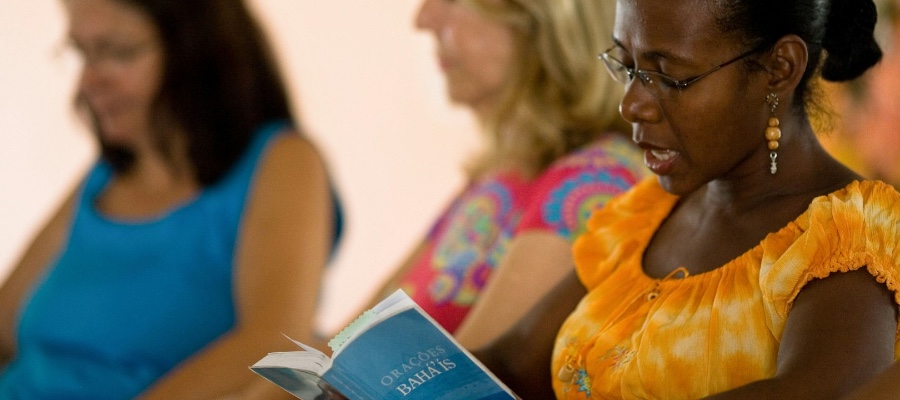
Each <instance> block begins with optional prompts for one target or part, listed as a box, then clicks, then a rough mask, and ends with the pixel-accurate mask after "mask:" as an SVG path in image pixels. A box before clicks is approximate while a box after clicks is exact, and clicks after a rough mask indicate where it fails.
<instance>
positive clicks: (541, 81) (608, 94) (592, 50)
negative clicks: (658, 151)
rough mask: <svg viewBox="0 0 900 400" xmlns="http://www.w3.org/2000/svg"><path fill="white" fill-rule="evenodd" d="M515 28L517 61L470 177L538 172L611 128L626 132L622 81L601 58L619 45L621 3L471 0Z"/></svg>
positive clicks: (598, 0)
mask: <svg viewBox="0 0 900 400" xmlns="http://www.w3.org/2000/svg"><path fill="white" fill-rule="evenodd" d="M465 2H466V3H468V4H469V5H470V6H472V7H474V8H475V9H476V10H478V11H479V12H481V13H483V14H484V15H485V16H488V17H491V18H496V19H497V20H499V21H501V22H503V23H505V24H507V25H508V26H509V27H511V28H512V30H513V32H514V36H515V38H516V46H517V48H516V56H515V57H516V58H515V59H514V61H513V63H512V67H511V68H510V69H511V70H510V71H509V73H508V77H507V81H506V87H505V89H504V93H503V95H502V96H501V100H500V104H499V107H498V108H497V111H496V112H495V113H494V114H493V116H491V117H488V118H487V119H486V120H484V121H481V122H482V124H483V130H484V132H485V134H486V135H487V139H488V146H487V148H486V150H485V151H483V152H482V153H481V154H480V155H479V156H478V157H477V158H475V159H474V160H473V161H472V162H471V163H470V164H469V166H468V172H469V175H470V177H477V176H480V175H483V174H484V173H486V172H489V171H493V170H497V169H504V168H512V169H515V170H517V171H520V172H521V173H523V174H524V175H525V176H526V177H533V176H534V175H537V174H539V173H540V172H541V171H543V170H544V169H545V168H546V167H547V166H548V165H549V164H550V163H552V162H553V161H554V160H556V159H558V158H559V157H561V156H563V155H565V154H567V153H569V152H571V151H573V150H575V149H577V148H579V147H581V146H583V145H585V144H587V143H589V142H590V141H592V140H594V139H596V138H597V137H598V136H600V135H601V134H603V133H604V132H607V131H611V130H617V131H624V130H626V129H627V125H626V124H625V122H624V121H623V120H622V119H621V117H620V116H619V115H618V104H619V101H620V99H621V96H622V90H623V88H622V85H620V84H618V83H616V82H614V81H613V80H612V78H611V77H610V76H609V74H608V73H607V72H606V71H605V70H604V67H603V65H602V63H601V62H600V61H599V60H597V57H596V56H597V54H599V53H600V52H602V51H603V50H606V49H607V48H608V47H610V46H611V45H612V39H611V38H612V26H613V21H614V18H615V1H614V0H502V1H497V0H465Z"/></svg>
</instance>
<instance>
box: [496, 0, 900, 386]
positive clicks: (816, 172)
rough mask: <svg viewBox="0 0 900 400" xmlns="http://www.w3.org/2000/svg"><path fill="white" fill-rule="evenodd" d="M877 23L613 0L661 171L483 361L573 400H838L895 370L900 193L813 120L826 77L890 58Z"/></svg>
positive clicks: (819, 14) (616, 207)
mask: <svg viewBox="0 0 900 400" xmlns="http://www.w3.org/2000/svg"><path fill="white" fill-rule="evenodd" d="M875 20H876V12H875V7H874V5H873V4H872V1H871V0H828V1H819V0H733V1H716V0H670V1H664V2H661V1H655V0H618V2H617V10H616V24H615V29H614V33H613V39H614V42H615V45H614V46H612V47H611V48H609V49H608V50H607V51H605V52H604V53H602V55H601V59H602V61H600V62H602V63H603V64H605V66H606V68H607V69H608V70H609V72H610V74H611V75H612V76H613V77H614V78H615V79H616V80H617V81H619V82H620V83H622V84H624V85H625V95H624V97H623V98H622V101H621V105H620V110H621V113H622V116H623V117H625V119H626V120H628V121H629V122H630V123H631V124H632V128H633V139H634V141H635V142H636V143H637V144H638V145H639V146H640V147H641V148H642V149H644V159H645V163H646V165H647V166H648V167H649V168H650V169H651V170H652V171H653V173H654V174H655V175H656V178H655V179H649V180H646V181H644V182H642V183H640V184H638V185H637V186H635V188H634V189H632V190H630V191H629V192H628V193H626V194H625V195H623V196H621V197H619V198H617V199H614V200H613V201H611V202H610V203H609V204H608V205H607V206H606V207H605V208H603V209H602V210H600V211H599V212H597V213H595V214H594V215H593V216H592V217H591V219H590V221H589V223H588V230H587V233H585V234H584V235H583V236H581V237H580V238H579V239H578V241H577V242H576V244H575V246H574V258H575V262H576V271H577V273H576V274H572V275H571V276H570V277H569V278H567V279H565V280H564V281H563V283H561V284H560V285H559V286H558V287H557V288H556V289H554V290H553V291H552V292H551V294H550V295H549V296H547V297H546V298H545V299H544V300H543V301H541V302H540V303H539V306H538V307H536V308H535V309H534V310H532V312H530V313H529V314H528V315H527V316H526V317H525V318H524V319H523V320H522V321H521V323H520V324H519V325H517V328H516V329H513V330H511V331H510V332H511V333H510V334H509V335H507V336H506V337H504V338H503V339H501V340H500V341H498V342H496V343H495V346H493V347H492V348H491V350H490V351H486V352H484V353H483V354H482V359H483V360H484V361H485V362H486V363H487V364H488V366H489V367H491V368H492V370H493V371H495V372H496V373H497V374H498V375H499V377H500V378H501V379H502V380H503V381H504V382H506V383H508V384H510V386H511V387H512V388H513V389H514V390H516V392H517V393H519V394H520V395H521V396H523V397H524V398H527V399H530V398H541V399H545V398H552V397H554V396H555V397H556V398H558V399H570V400H574V399H589V398H593V399H623V398H662V399H697V398H710V399H760V398H778V399H834V398H839V397H840V396H843V395H846V394H848V393H849V392H851V391H852V390H853V389H855V388H856V387H858V386H859V385H861V384H862V383H864V382H865V381H866V380H867V379H869V378H871V377H873V376H874V375H875V374H877V373H878V372H880V371H881V370H883V369H885V368H886V367H888V366H889V365H890V364H891V362H892V361H893V360H894V358H895V347H896V344H897V337H898V336H897V332H898V320H897V310H898V300H900V295H898V290H900V247H898V243H900V193H898V192H897V191H896V190H895V189H894V188H892V187H890V186H889V185H887V184H885V183H882V182H878V181H869V180H865V179H862V178H861V177H860V176H858V175H857V174H856V173H854V172H853V171H851V170H849V169H847V168H846V167H844V166H843V165H841V164H839V163H838V162H836V161H835V160H834V159H832V158H831V157H830V156H829V155H828V154H827V153H826V152H825V151H824V150H823V149H822V147H821V146H820V145H819V143H818V141H817V139H816V137H815V135H814V133H813V130H812V128H811V127H810V122H809V118H808V115H809V111H810V110H811V109H812V108H815V107H817V104H816V101H817V100H818V98H817V97H816V91H815V88H814V87H811V86H810V85H811V82H813V81H814V79H813V78H814V77H816V76H818V75H821V77H822V78H824V79H826V80H829V81H845V80H849V79H853V78H855V77H857V76H859V75H860V74H862V73H863V72H864V71H866V70H867V69H869V68H870V67H871V66H872V65H874V64H875V63H876V62H877V61H878V60H879V58H880V56H881V51H880V49H879V48H878V45H877V44H876V43H875V41H874V39H873V27H874V24H875ZM589 56H590V55H587V54H586V55H585V57H589ZM573 310H574V311H573ZM563 321H564V322H563ZM560 324H561V328H560V329H559V330H558V332H557V330H556V329H555V327H559V326H560ZM548 367H549V369H548ZM551 383H552V385H551Z"/></svg>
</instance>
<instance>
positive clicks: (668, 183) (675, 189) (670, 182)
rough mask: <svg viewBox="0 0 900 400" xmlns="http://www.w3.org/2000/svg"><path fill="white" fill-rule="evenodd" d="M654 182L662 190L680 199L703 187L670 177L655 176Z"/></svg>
mask: <svg viewBox="0 0 900 400" xmlns="http://www.w3.org/2000/svg"><path fill="white" fill-rule="evenodd" d="M656 180H657V181H658V182H659V185H660V186H662V188H663V190H665V191H667V192H669V193H671V194H673V195H676V196H680V197H683V196H686V195H688V194H690V193H692V192H694V191H696V190H697V189H699V188H700V187H702V186H703V184H697V183H696V182H691V181H688V180H685V179H678V178H676V177H673V176H671V175H657V176H656Z"/></svg>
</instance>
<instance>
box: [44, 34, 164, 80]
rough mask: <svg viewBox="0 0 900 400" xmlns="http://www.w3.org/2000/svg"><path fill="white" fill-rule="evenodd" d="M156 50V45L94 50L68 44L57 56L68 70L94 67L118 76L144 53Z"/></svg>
mask: <svg viewBox="0 0 900 400" xmlns="http://www.w3.org/2000/svg"><path fill="white" fill-rule="evenodd" d="M153 48H154V43H153V42H151V41H144V42H138V43H115V44H113V43H104V44H102V45H100V46H97V47H95V48H92V49H84V48H81V47H79V46H77V45H75V44H74V43H66V44H65V45H64V46H63V47H62V48H61V49H60V50H59V51H58V52H57V54H56V58H57V61H58V62H59V63H60V64H62V66H63V68H65V69H66V70H74V71H81V70H82V69H84V68H86V67H89V66H90V67H94V68H96V69H97V70H98V71H102V72H104V73H108V74H118V73H121V72H122V71H123V70H125V69H126V68H127V67H128V66H129V65H131V64H132V63H133V62H134V61H135V60H137V58H138V57H139V56H140V55H142V54H143V53H145V52H147V51H148V50H151V49H153Z"/></svg>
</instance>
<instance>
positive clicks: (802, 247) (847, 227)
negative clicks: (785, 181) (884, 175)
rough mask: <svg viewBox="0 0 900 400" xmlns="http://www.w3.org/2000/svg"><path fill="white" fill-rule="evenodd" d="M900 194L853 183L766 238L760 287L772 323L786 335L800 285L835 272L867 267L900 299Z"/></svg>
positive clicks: (881, 186)
mask: <svg viewBox="0 0 900 400" xmlns="http://www.w3.org/2000/svg"><path fill="white" fill-rule="evenodd" d="M898 228H900V193H898V192H897V191H896V190H895V189H894V188H893V187H891V186H890V185H887V184H885V183H882V182H876V181H863V182H853V183H852V184H850V185H849V186H847V187H846V188H844V189H842V190H839V191H837V192H834V193H831V194H829V195H826V196H821V197H818V198H816V199H815V200H813V202H812V204H810V207H809V209H807V211H806V212H805V213H804V214H803V215H801V216H800V217H799V218H798V219H797V220H796V221H794V222H793V223H792V224H790V225H788V226H787V227H786V228H785V229H782V230H781V231H779V232H778V233H775V234H772V235H770V236H769V237H768V238H766V240H764V241H763V243H762V246H763V256H762V263H761V266H760V275H759V276H760V288H761V290H762V295H763V299H764V300H765V304H766V307H767V313H768V315H769V327H770V329H772V330H773V333H775V334H776V336H779V337H780V335H781V332H782V331H783V328H784V321H785V320H786V319H787V315H788V313H789V312H790V310H791V306H792V305H793V302H794V299H795V298H796V297H797V294H798V293H799V292H800V290H802V289H803V287H804V286H806V284H807V283H809V282H810V281H812V280H813V279H821V278H825V277H827V276H828V275H830V274H831V273H834V272H848V271H854V270H857V269H860V268H866V269H867V270H868V271H869V273H870V274H872V275H873V276H874V277H875V278H876V279H877V280H878V282H880V283H884V284H885V285H887V287H888V288H889V289H890V290H891V291H892V292H894V299H895V301H896V302H897V303H898V304H900V293H898V291H900V251H898V241H900V233H898Z"/></svg>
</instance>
